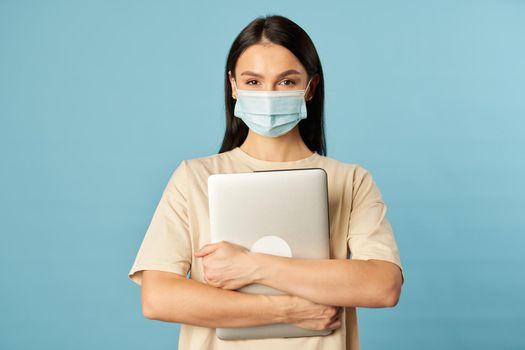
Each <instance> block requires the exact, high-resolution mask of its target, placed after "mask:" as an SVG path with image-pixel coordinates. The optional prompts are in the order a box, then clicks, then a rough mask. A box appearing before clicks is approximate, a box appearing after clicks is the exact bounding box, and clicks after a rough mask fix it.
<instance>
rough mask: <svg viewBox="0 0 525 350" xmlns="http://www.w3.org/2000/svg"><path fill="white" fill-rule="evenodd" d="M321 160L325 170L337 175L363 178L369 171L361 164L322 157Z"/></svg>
mask: <svg viewBox="0 0 525 350" xmlns="http://www.w3.org/2000/svg"><path fill="white" fill-rule="evenodd" d="M319 158H320V161H321V162H322V165H323V167H324V168H325V169H327V170H328V169H329V170H331V171H333V172H335V173H341V174H343V173H344V174H346V175H351V176H352V177H354V178H355V177H362V176H364V175H365V174H367V173H368V169H366V168H365V167H364V166H363V165H362V164H361V163H355V162H350V161H343V160H341V159H337V158H333V157H329V156H320V157H319Z"/></svg>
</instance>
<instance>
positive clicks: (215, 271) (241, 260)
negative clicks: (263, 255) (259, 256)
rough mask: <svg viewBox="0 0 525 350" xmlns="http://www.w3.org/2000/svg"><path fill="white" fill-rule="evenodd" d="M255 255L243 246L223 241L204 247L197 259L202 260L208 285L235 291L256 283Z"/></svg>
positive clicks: (196, 253) (196, 254)
mask: <svg viewBox="0 0 525 350" xmlns="http://www.w3.org/2000/svg"><path fill="white" fill-rule="evenodd" d="M253 254H254V253H252V252H251V251H250V250H249V249H247V248H245V247H243V246H240V245H237V244H234V243H230V242H227V241H221V242H217V243H210V244H206V245H204V246H203V247H202V248H201V249H200V250H199V251H197V252H195V257H197V258H202V266H203V269H204V279H205V281H206V283H207V284H209V285H210V286H213V287H217V288H222V289H231V290H235V289H239V288H241V287H243V286H245V285H248V284H251V283H253V282H254V281H255V271H256V266H255V264H254V262H253V259H252V255H253Z"/></svg>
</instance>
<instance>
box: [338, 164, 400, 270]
mask: <svg viewBox="0 0 525 350" xmlns="http://www.w3.org/2000/svg"><path fill="white" fill-rule="evenodd" d="M353 188H354V190H353V199H352V209H351V213H350V223H349V226H348V234H347V242H348V248H349V250H350V259H359V260H369V259H378V260H386V261H389V262H392V263H394V264H396V265H397V266H399V268H400V269H401V273H403V267H402V265H401V260H400V257H399V250H398V247H397V243H396V241H395V238H394V233H393V231H392V226H391V225H390V222H389V221H388V218H387V216H386V213H387V206H386V204H385V202H384V200H383V198H382V195H381V192H380V191H379V188H378V187H377V185H376V183H375V181H374V179H373V178H372V175H371V174H370V173H369V172H368V171H367V170H366V169H364V168H363V167H361V166H357V168H356V171H355V175H354V184H353ZM403 280H404V278H403Z"/></svg>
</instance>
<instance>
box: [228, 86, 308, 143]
mask: <svg viewBox="0 0 525 350" xmlns="http://www.w3.org/2000/svg"><path fill="white" fill-rule="evenodd" d="M311 81H312V79H310V81H308V85H307V86H306V89H304V90H291V91H290V90H287V91H256V90H239V89H237V84H236V83H235V80H234V85H235V90H236V91H237V102H236V103H235V109H234V111H233V114H234V115H235V116H236V117H238V118H241V119H242V120H243V121H244V123H245V124H246V125H247V126H248V127H249V128H250V129H252V130H253V131H254V132H256V133H257V134H259V135H263V136H267V137H277V136H281V135H284V134H286V133H287V132H289V131H290V130H292V129H293V128H294V127H295V126H296V125H297V124H298V123H299V121H301V119H305V118H306V102H305V100H304V96H305V91H307V90H308V87H309V86H310V82H311Z"/></svg>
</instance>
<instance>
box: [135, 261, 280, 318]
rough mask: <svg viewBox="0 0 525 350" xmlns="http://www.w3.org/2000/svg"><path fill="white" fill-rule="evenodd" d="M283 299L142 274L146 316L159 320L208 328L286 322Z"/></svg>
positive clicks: (175, 276)
mask: <svg viewBox="0 0 525 350" xmlns="http://www.w3.org/2000/svg"><path fill="white" fill-rule="evenodd" d="M283 297H286V296H266V295H259V294H247V293H240V292H236V291H231V290H224V289H220V288H215V287H211V286H208V285H206V284H203V283H200V282H198V281H195V280H191V279H186V277H184V276H182V275H179V274H176V273H171V272H163V271H153V270H146V271H143V272H142V288H141V298H142V309H143V313H144V316H145V317H146V318H148V319H155V320H159V321H166V322H177V323H185V324H191V325H196V326H201V327H209V328H217V327H246V326H255V325H262V324H270V323H284V322H285V321H286V317H285V316H286V307H287V301H286V300H287V299H286V298H283Z"/></svg>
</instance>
